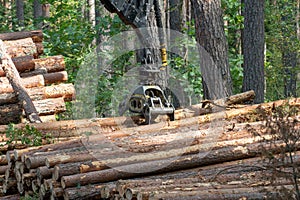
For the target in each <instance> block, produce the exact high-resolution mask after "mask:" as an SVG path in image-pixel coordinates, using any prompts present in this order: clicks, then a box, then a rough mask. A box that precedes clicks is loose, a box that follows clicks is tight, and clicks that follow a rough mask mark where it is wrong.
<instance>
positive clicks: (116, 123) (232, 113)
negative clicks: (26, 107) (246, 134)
mask: <svg viewBox="0 0 300 200" xmlns="http://www.w3.org/2000/svg"><path fill="white" fill-rule="evenodd" d="M286 103H289V104H290V105H294V106H300V98H294V99H290V100H289V101H287V100H279V101H276V102H270V103H265V104H261V105H253V106H247V107H245V108H240V109H231V110H226V111H224V112H221V113H212V114H208V115H204V116H198V117H193V118H188V119H182V120H180V121H174V122H168V123H166V122H161V123H157V124H151V125H147V126H146V127H145V126H139V127H136V128H132V131H131V132H139V133H147V132H151V131H152V130H156V131H157V132H159V130H162V129H168V128H176V127H179V126H181V127H183V126H186V127H188V126H191V125H195V124H203V123H206V122H211V121H212V120H218V119H220V120H224V119H232V118H234V117H237V116H241V115H243V114H247V113H253V112H255V110H256V109H257V108H258V107H262V108H266V109H268V108H271V107H273V105H274V106H280V105H284V104H286ZM127 121H131V118H130V117H114V118H95V119H83V120H69V121H67V120H66V121H58V122H54V123H43V124H34V127H35V128H37V129H38V130H40V131H41V132H49V131H51V132H55V131H57V132H59V133H60V134H66V135H68V134H69V135H74V134H75V135H78V134H80V132H84V131H86V130H87V128H88V129H89V131H91V132H93V128H94V127H96V128H95V129H94V132H95V130H96V131H97V128H98V130H99V127H100V129H101V130H102V128H104V127H109V126H110V127H113V128H111V131H110V132H115V133H111V134H108V135H106V136H107V137H111V138H116V137H119V136H126V135H127V136H128V135H129V134H128V133H127V131H126V132H125V133H124V131H120V132H117V131H114V130H118V129H120V128H124V127H126V122H127ZM22 126H24V125H22V124H18V125H16V128H21V127H22ZM6 128H7V126H0V133H5V130H6ZM128 131H129V132H130V130H129V129H128Z"/></svg>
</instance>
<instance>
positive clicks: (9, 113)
mask: <svg viewBox="0 0 300 200" xmlns="http://www.w3.org/2000/svg"><path fill="white" fill-rule="evenodd" d="M22 112H23V108H22V106H21V105H20V104H8V105H5V106H0V124H9V123H20V121H21V116H22Z"/></svg>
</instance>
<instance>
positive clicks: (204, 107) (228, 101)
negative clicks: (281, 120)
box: [175, 90, 255, 119]
mask: <svg viewBox="0 0 300 200" xmlns="http://www.w3.org/2000/svg"><path fill="white" fill-rule="evenodd" d="M254 98H255V93H254V91H253V90H251V91H248V92H244V93H240V94H236V95H232V96H230V97H227V98H224V99H217V100H215V101H210V100H205V101H203V102H202V103H200V104H196V105H192V106H189V107H187V108H184V109H180V110H176V111H175V119H183V118H188V117H195V116H199V115H203V114H209V113H212V112H217V111H224V110H226V107H229V106H231V105H234V104H240V103H244V102H249V101H252V100H253V99H254Z"/></svg>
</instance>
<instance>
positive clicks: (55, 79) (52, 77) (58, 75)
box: [43, 71, 68, 85]
mask: <svg viewBox="0 0 300 200" xmlns="http://www.w3.org/2000/svg"><path fill="white" fill-rule="evenodd" d="M43 76H44V79H45V84H47V85H49V84H52V83H61V82H66V81H67V80H68V73H67V72H66V71H61V72H54V73H47V74H43Z"/></svg>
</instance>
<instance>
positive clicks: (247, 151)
mask: <svg viewBox="0 0 300 200" xmlns="http://www.w3.org/2000/svg"><path fill="white" fill-rule="evenodd" d="M288 104H289V105H291V106H294V107H297V108H299V107H300V99H291V100H289V101H288ZM282 105H286V101H277V102H271V103H265V104H260V105H252V106H243V107H241V108H231V109H226V110H219V111H218V112H215V113H210V114H204V115H200V116H199V115H198V114H197V115H196V116H193V114H191V113H193V110H192V109H190V110H189V111H187V110H186V109H185V110H181V111H177V112H176V118H177V119H179V118H180V120H176V121H174V122H170V121H166V122H160V123H156V124H152V125H146V126H137V127H126V125H124V126H122V125H121V124H122V123H121V122H124V123H125V122H126V120H128V119H126V118H124V117H120V118H108V119H90V120H77V121H64V122H55V123H56V130H55V131H57V132H59V131H61V133H62V134H68V133H69V132H73V133H71V135H72V136H74V134H75V132H74V130H76V131H77V134H78V136H79V135H81V137H80V138H77V139H73V140H68V141H65V142H61V143H57V144H50V145H44V146H40V147H30V148H25V149H19V150H17V149H15V150H11V151H7V153H6V155H5V156H2V159H1V163H0V164H1V167H0V169H1V170H0V174H2V175H1V176H2V177H3V186H2V192H3V195H4V197H5V198H6V197H7V198H8V197H10V198H11V199H18V198H19V196H21V195H34V194H37V196H38V197H39V198H40V199H142V200H143V199H195V197H197V199H264V198H267V197H268V198H270V199H276V198H277V197H278V195H282V194H281V192H282V187H285V188H286V189H293V188H294V185H293V182H292V181H291V180H289V179H286V178H284V176H279V178H277V179H276V180H275V181H274V180H272V181H271V180H270V179H268V178H267V177H271V176H272V173H273V171H272V170H271V169H270V168H268V167H267V165H266V163H264V162H263V161H262V159H261V157H260V156H261V154H262V148H263V149H265V150H268V151H272V152H273V154H274V156H275V157H276V156H277V155H276V154H279V153H282V152H281V149H280V148H281V147H282V146H284V142H283V141H281V140H278V141H276V142H275V144H274V145H269V143H268V140H269V139H271V138H272V135H270V132H267V131H266V129H265V122H264V121H262V120H263V118H261V116H260V112H259V110H265V111H266V112H272V110H273V109H274V108H276V107H278V106H282ZM192 108H193V109H194V111H195V109H196V108H197V106H194V107H192ZM201 112H202V111H201ZM194 113H196V112H194ZM293 118H294V119H295V120H299V113H298V114H297V116H293ZM19 126H21V125H19ZM34 126H35V127H36V128H37V129H39V130H41V131H42V132H43V131H46V130H47V131H49V130H50V129H51V127H53V126H52V124H50V123H43V126H41V124H35V125H34ZM47 127H48V128H47ZM5 128H6V126H1V127H0V132H2V133H3V131H5ZM296 128H297V130H298V131H299V121H298V122H297V124H296ZM254 133H255V134H254ZM298 146H299V145H297V146H296V147H297V148H298ZM299 147H300V146H299ZM293 156H294V163H295V164H299V163H300V157H299V156H300V149H295V153H294V154H293ZM281 169H282V170H283V171H285V173H290V172H291V171H292V166H291V165H287V166H281ZM16 194H18V195H19V196H16Z"/></svg>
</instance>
